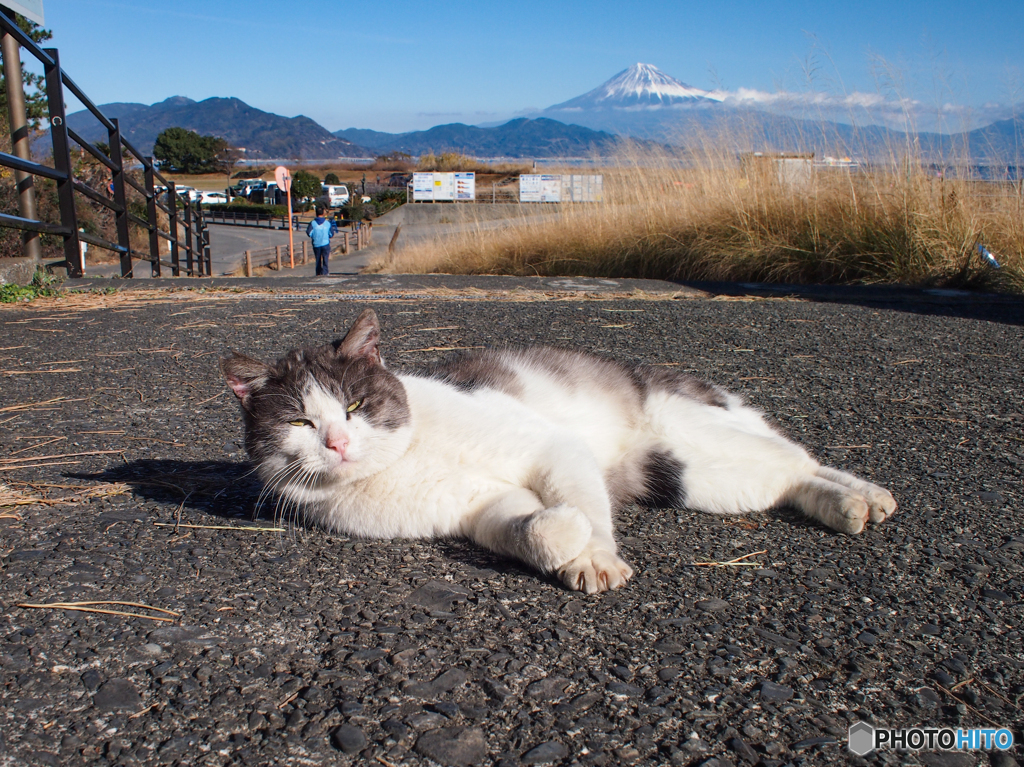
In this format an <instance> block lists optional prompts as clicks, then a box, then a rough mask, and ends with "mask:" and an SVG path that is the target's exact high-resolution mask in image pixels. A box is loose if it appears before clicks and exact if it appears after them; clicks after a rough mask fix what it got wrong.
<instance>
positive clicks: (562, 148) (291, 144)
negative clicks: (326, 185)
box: [68, 64, 1024, 162]
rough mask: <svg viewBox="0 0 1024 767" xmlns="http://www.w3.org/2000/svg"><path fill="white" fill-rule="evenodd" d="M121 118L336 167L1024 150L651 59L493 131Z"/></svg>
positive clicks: (207, 110) (231, 113) (153, 130)
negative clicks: (712, 78) (854, 121)
mask: <svg viewBox="0 0 1024 767" xmlns="http://www.w3.org/2000/svg"><path fill="white" fill-rule="evenodd" d="M101 109H102V110H103V112H104V113H105V114H107V115H108V116H109V117H116V118H118V119H120V121H121V130H122V133H123V134H124V135H125V137H126V138H128V140H129V141H131V142H132V143H133V144H135V146H136V147H137V148H139V149H140V150H141V151H143V152H144V153H147V154H149V153H151V152H152V147H153V142H154V141H155V140H156V137H157V135H158V134H159V133H160V131H162V130H163V129H165V128H168V127H171V126H180V127H183V128H188V129H189V130H194V131H196V132H198V133H202V134H213V135H216V136H220V137H223V138H225V139H226V140H227V141H228V142H229V143H230V144H231V145H233V146H236V147H240V148H243V149H244V150H245V156H246V157H247V158H250V159H254V160H267V159H293V158H294V159H306V160H327V159H335V158H343V157H352V158H355V157H374V156H379V155H386V154H392V153H395V152H403V153H406V154H410V155H420V154H424V153H427V152H445V151H457V152H461V153H464V154H469V155H473V156H477V157H517V158H529V157H536V158H552V157H579V156H591V155H595V154H598V155H607V154H612V153H615V152H616V151H617V150H618V148H619V147H620V146H621V142H622V140H623V137H628V138H630V139H632V140H634V141H639V142H641V143H645V142H656V143H657V144H668V145H674V146H679V147H684V148H691V149H692V148H694V147H696V146H699V145H700V144H702V143H706V142H708V141H709V140H710V142H711V143H712V144H715V145H716V146H717V147H718V148H719V149H723V150H725V151H733V152H735V151H799V152H815V153H816V154H818V155H819V156H821V155H823V154H836V153H840V154H849V155H854V156H858V157H862V158H867V159H870V158H872V157H877V156H879V155H882V154H887V153H889V152H890V151H891V150H892V149H893V148H897V149H899V148H901V147H905V146H911V145H913V146H916V147H919V148H920V150H921V151H922V152H923V153H924V155H925V156H926V157H929V158H930V159H934V160H939V159H941V158H945V157H949V156H951V155H953V156H955V155H959V157H960V158H961V159H962V158H964V157H965V156H967V154H966V152H965V150H969V156H970V158H971V159H972V160H974V161H978V162H981V161H985V162H994V161H1005V158H1011V161H1012V158H1016V157H1018V156H1019V155H1020V150H1021V147H1024V120H1021V119H1020V118H1013V119H1009V120H1001V121H998V122H994V123H992V124H991V125H988V126H986V127H984V128H979V129H976V130H973V131H969V132H964V133H959V134H939V133H916V134H913V135H908V134H905V133H902V132H900V131H897V130H893V129H892V128H887V127H884V126H879V125H870V124H869V125H864V126H857V127H855V126H852V125H849V124H846V123H841V122H836V121H830V120H826V119H820V118H819V119H806V118H800V117H794V116H792V115H789V114H781V113H773V112H771V111H767V110H766V109H760V108H756V106H751V105H750V104H749V103H747V102H737V101H736V100H735V99H731V98H729V94H726V93H724V92H722V91H707V90H702V89H700V88H696V87H693V86H691V85H687V84H686V83H683V82H681V81H679V80H676V79H675V78H673V77H671V76H670V75H667V74H666V73H664V72H662V71H661V70H659V69H658V68H657V67H655V66H653V65H650V64H635V65H633V66H631V67H629V68H628V69H625V70H623V71H622V72H619V73H618V74H616V75H615V76H613V77H612V78H611V79H609V80H608V81H607V82H605V83H603V84H602V85H600V86H599V87H597V88H595V89H593V90H591V91H589V92H587V93H584V94H582V95H580V96H577V97H575V98H572V99H569V100H567V101H563V102H561V103H559V104H555V105H553V106H551V107H548V108H547V109H544V110H540V111H535V112H531V113H528V114H527V115H526V116H524V117H519V118H516V119H514V120H510V121H508V122H503V123H500V124H491V125H479V126H477V125H466V124H463V123H451V124H448V125H438V126H435V127H433V128H430V129H429V130H423V131H412V132H408V133H384V132H381V131H374V130H367V129H359V128H346V129H344V130H338V131H334V132H333V133H331V132H329V131H328V130H327V129H326V128H324V127H323V126H321V125H319V124H317V123H316V122H314V121H313V120H311V119H310V118H308V117H305V116H302V115H300V116H298V117H282V116H280V115H276V114H272V113H270V112H264V111H262V110H259V109H256V108H254V107H251V106H249V105H248V104H246V103H244V102H243V101H240V100H239V99H236V98H209V99H206V100H204V101H199V102H196V101H193V100H192V99H189V98H185V97H183V96H174V97H171V98H169V99H167V100H165V101H161V102H160V103H157V104H153V105H152V106H147V105H145V104H133V103H113V104H104V105H101ZM68 125H69V126H70V127H72V128H73V129H75V130H76V131H77V132H78V133H79V134H81V135H82V136H83V137H84V138H86V139H88V140H90V141H106V131H105V130H104V129H103V128H102V126H100V125H99V124H98V123H97V122H96V121H95V119H94V118H93V117H92V116H91V115H90V114H89V113H88V112H85V111H82V112H75V113H73V114H70V115H68Z"/></svg>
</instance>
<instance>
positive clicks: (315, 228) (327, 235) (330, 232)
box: [306, 205, 338, 277]
mask: <svg viewBox="0 0 1024 767" xmlns="http://www.w3.org/2000/svg"><path fill="white" fill-rule="evenodd" d="M337 233H338V223H337V222H336V221H335V220H334V219H333V218H324V206H323V205H317V206H316V218H314V219H313V220H312V221H310V222H309V226H307V227H306V236H307V237H309V239H311V240H312V241H313V255H314V256H316V274H317V276H318V277H320V276H327V275H328V274H330V271H329V270H328V268H327V261H328V259H329V258H330V257H331V238H332V237H333V236H334V235H336V234H337Z"/></svg>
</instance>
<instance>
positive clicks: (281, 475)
mask: <svg viewBox="0 0 1024 767" xmlns="http://www.w3.org/2000/svg"><path fill="white" fill-rule="evenodd" d="M297 468H298V469H301V466H300V461H299V459H295V460H293V461H289V462H288V463H286V464H285V465H284V466H282V467H281V468H280V469H278V470H277V471H276V472H274V473H273V474H272V475H271V476H270V477H268V478H267V479H266V480H265V481H264V483H263V489H262V490H261V491H260V495H259V497H258V498H257V499H256V505H255V507H254V509H253V516H254V518H255V517H258V516H259V512H260V508H261V507H262V505H263V503H264V501H265V500H266V499H267V498H268V497H269V496H271V495H275V494H277V492H276V491H277V488H278V486H279V485H280V484H281V482H282V481H284V482H287V480H288V478H287V474H288V473H289V472H292V471H293V470H295V469H297ZM274 519H275V520H276V516H275V517H274Z"/></svg>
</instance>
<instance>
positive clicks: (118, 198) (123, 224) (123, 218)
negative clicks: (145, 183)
mask: <svg viewBox="0 0 1024 767" xmlns="http://www.w3.org/2000/svg"><path fill="white" fill-rule="evenodd" d="M111 122H112V123H113V124H114V129H113V130H108V131H107V138H108V140H109V142H110V143H109V144H108V146H109V147H110V162H112V163H113V165H114V168H113V170H111V172H110V175H111V183H112V184H113V187H114V202H115V203H116V204H117V205H118V206H120V208H121V210H120V211H116V210H115V211H114V226H115V227H116V228H117V244H118V245H120V246H121V247H122V248H124V249H125V252H124V253H122V254H121V276H122V277H132V276H134V275H133V274H132V244H131V234H130V233H129V231H128V195H127V194H126V193H125V189H124V155H123V154H121V127H120V126H119V125H118V124H117V120H111Z"/></svg>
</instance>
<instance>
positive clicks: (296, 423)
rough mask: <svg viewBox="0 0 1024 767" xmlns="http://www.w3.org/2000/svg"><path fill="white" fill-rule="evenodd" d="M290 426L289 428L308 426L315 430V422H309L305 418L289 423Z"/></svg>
mask: <svg viewBox="0 0 1024 767" xmlns="http://www.w3.org/2000/svg"><path fill="white" fill-rule="evenodd" d="M288 425H289V426H308V427H310V428H313V422H312V421H308V420H306V419H305V418H299V419H297V420H295V421H289V422H288Z"/></svg>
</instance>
